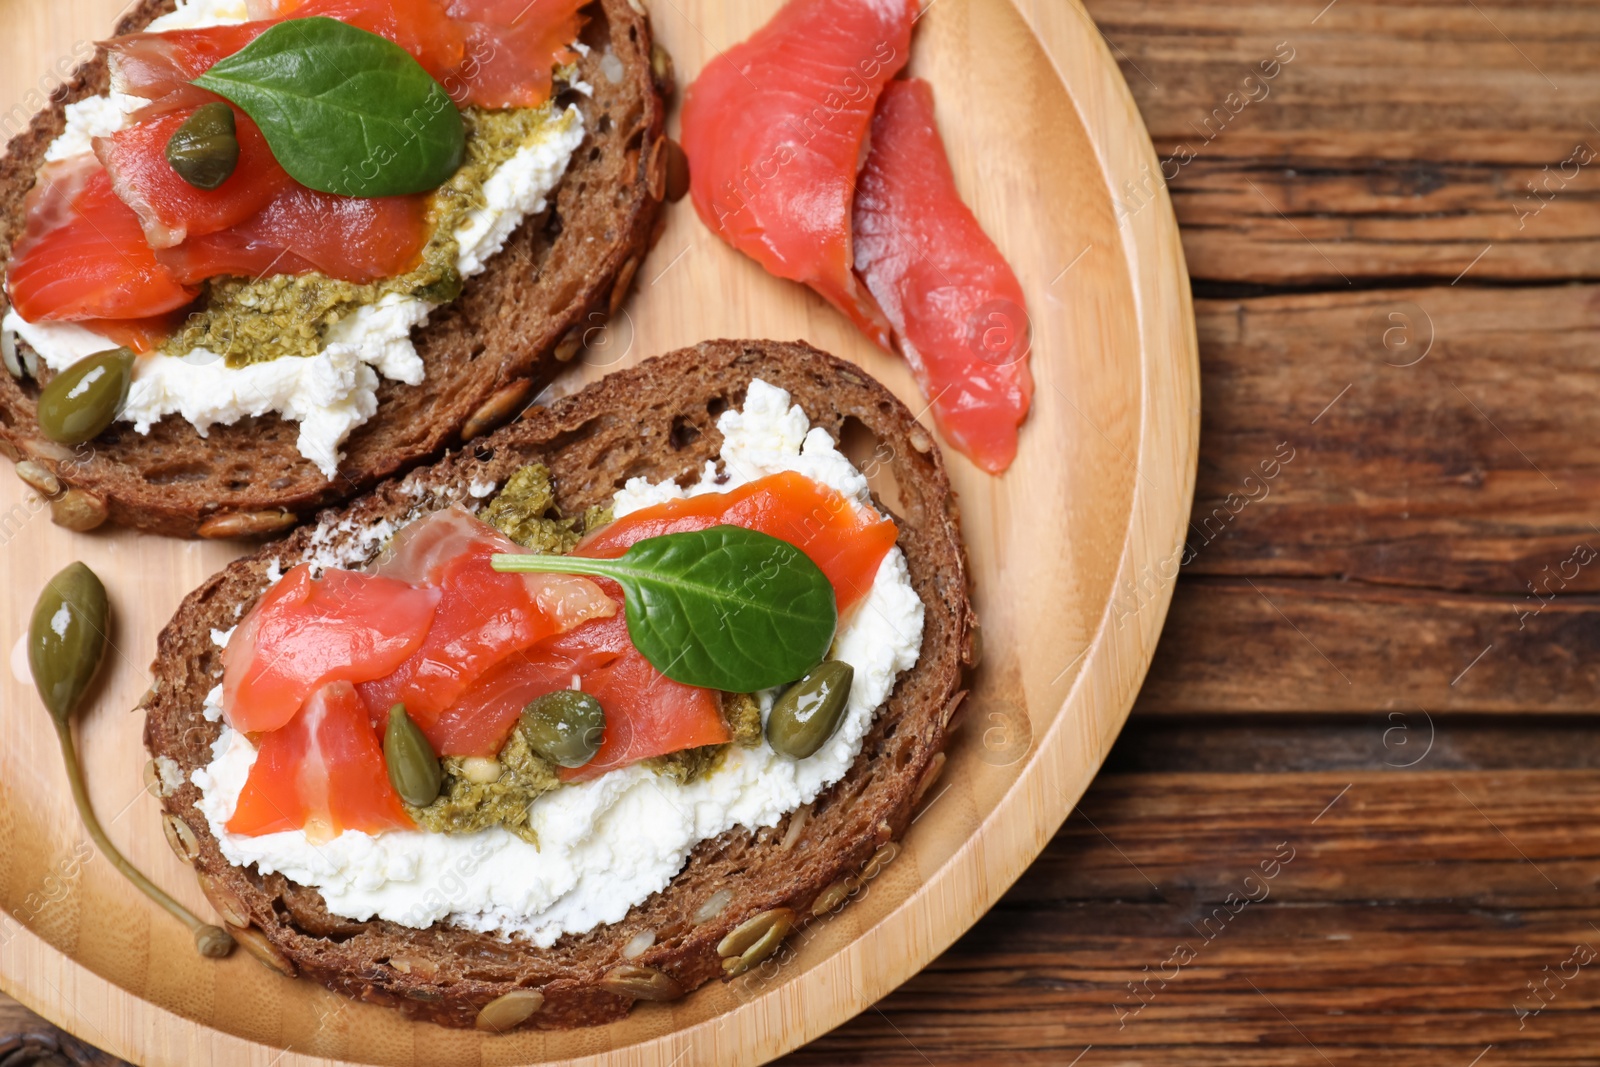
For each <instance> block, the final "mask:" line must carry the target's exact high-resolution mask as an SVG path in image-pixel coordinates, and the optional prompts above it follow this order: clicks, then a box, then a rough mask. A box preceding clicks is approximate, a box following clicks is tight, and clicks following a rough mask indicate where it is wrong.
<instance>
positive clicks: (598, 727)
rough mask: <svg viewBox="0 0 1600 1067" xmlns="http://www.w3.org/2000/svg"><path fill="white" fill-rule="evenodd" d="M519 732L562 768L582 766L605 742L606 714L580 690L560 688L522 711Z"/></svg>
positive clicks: (597, 703)
mask: <svg viewBox="0 0 1600 1067" xmlns="http://www.w3.org/2000/svg"><path fill="white" fill-rule="evenodd" d="M517 729H519V730H521V731H522V736H523V737H524V738H525V739H526V740H527V742H528V747H530V748H532V749H533V750H534V751H535V752H537V753H538V754H539V755H541V756H543V757H544V758H545V759H547V760H549V761H550V762H551V763H554V764H556V765H557V766H561V767H582V766H583V765H584V764H585V763H588V762H589V761H590V760H592V759H594V754H595V753H596V752H599V751H600V742H601V741H603V740H605V733H606V713H605V709H604V708H602V707H601V706H600V701H598V700H596V699H595V698H594V697H592V696H590V695H589V694H588V693H585V692H583V691H582V690H579V689H557V690H556V691H555V692H553V693H546V694H545V695H544V696H542V697H538V698H537V699H535V700H533V701H532V702H531V703H529V704H528V706H527V707H525V708H523V709H522V721H521V723H519V724H518V726H517Z"/></svg>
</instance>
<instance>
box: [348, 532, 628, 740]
mask: <svg viewBox="0 0 1600 1067" xmlns="http://www.w3.org/2000/svg"><path fill="white" fill-rule="evenodd" d="M524 551H526V550H525V549H523V548H522V547H521V546H520V545H518V544H516V542H514V541H511V540H510V539H509V538H507V537H505V536H504V535H503V534H501V533H500V532H499V531H498V530H496V529H494V528H493V527H492V526H489V525H487V524H486V523H482V522H479V521H478V520H477V519H476V518H474V517H473V516H472V515H471V514H470V513H468V512H467V511H465V510H463V509H461V508H449V509H446V510H444V511H439V512H435V513H434V514H432V515H430V516H428V517H427V518H425V519H421V520H419V521H417V522H414V523H412V524H411V525H410V526H408V527H406V528H405V529H404V530H402V531H401V532H400V533H399V534H397V535H396V538H395V544H394V545H393V546H392V548H391V550H390V553H389V558H388V559H386V560H385V561H384V563H383V564H381V565H380V566H379V568H378V573H379V574H381V575H386V576H389V577H391V578H396V579H400V580H403V581H406V582H409V583H415V584H424V583H426V585H427V586H429V587H431V588H433V589H437V590H438V591H439V595H440V599H439V609H438V612H437V613H436V615H435V616H434V619H433V624H432V626H431V627H430V628H429V630H428V634H427V638H426V639H425V640H424V641H423V643H422V645H421V646H420V647H419V648H417V649H416V650H415V652H414V654H413V655H411V656H410V657H408V658H406V659H405V661H404V662H402V663H399V664H397V665H396V666H395V667H394V668H393V669H392V671H391V672H385V674H384V675H381V676H374V679H375V680H372V681H367V682H366V683H365V684H363V685H362V686H361V687H360V688H361V695H362V697H363V698H364V699H365V700H366V702H367V706H368V708H369V709H370V710H371V713H372V716H373V721H374V722H375V723H377V722H381V721H383V720H382V716H386V715H387V714H388V711H389V708H390V707H391V706H392V705H394V704H396V703H403V704H404V705H405V706H406V711H407V713H409V714H410V716H411V718H412V720H413V721H414V722H415V723H416V724H417V725H418V726H419V727H421V728H422V730H423V732H424V733H429V731H430V730H431V728H432V727H433V726H434V724H435V722H436V721H437V720H438V718H439V715H440V713H441V712H443V711H445V709H447V708H449V707H450V706H451V705H452V704H454V703H456V701H457V700H458V699H459V698H460V697H461V696H462V694H463V693H465V692H466V690H467V688H468V686H470V685H471V684H472V683H473V682H475V681H477V680H478V678H479V677H481V676H482V675H483V674H484V673H485V672H486V671H488V670H489V669H490V668H491V667H493V666H494V665H495V664H497V663H499V662H500V661H501V660H503V659H505V658H506V657H507V656H509V655H511V654H512V653H514V652H517V651H519V650H521V649H524V648H527V647H529V646H530V645H533V644H535V643H537V642H539V641H541V640H543V639H545V638H547V637H551V636H554V635H555V634H559V633H564V632H565V631H567V630H571V629H573V628H574V627H577V626H580V625H582V624H583V623H585V622H588V621H589V620H590V619H595V618H602V617H605V616H609V615H613V614H615V613H616V611H617V604H616V601H614V600H613V599H612V598H611V597H609V596H607V595H606V594H605V593H604V592H602V591H601V589H600V587H599V586H598V585H596V584H595V583H594V582H593V581H590V580H589V579H587V578H581V577H578V576H576V575H566V574H538V575H534V574H526V575H524V574H503V573H501V572H499V571H496V570H494V569H493V568H492V567H491V566H490V565H489V560H490V558H491V557H492V556H494V555H495V554H496V553H501V552H524ZM530 578H531V579H536V580H534V581H528V579H530ZM429 739H430V741H433V743H434V744H435V746H436V749H437V750H438V751H441V752H443V753H445V754H446V755H449V754H450V748H451V747H453V746H451V745H450V744H449V743H448V739H447V738H446V737H445V736H444V735H440V736H438V737H437V738H436V737H434V735H433V734H429ZM502 740H503V738H502ZM496 747H497V748H498V746H496Z"/></svg>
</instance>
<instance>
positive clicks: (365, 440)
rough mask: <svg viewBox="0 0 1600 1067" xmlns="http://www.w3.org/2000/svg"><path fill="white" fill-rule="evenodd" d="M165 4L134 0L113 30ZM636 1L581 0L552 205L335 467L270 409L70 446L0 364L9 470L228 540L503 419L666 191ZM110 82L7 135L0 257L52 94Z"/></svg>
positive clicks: (82, 518)
mask: <svg viewBox="0 0 1600 1067" xmlns="http://www.w3.org/2000/svg"><path fill="white" fill-rule="evenodd" d="M172 6H173V0H141V2H140V3H138V4H137V6H136V7H135V8H134V9H133V11H132V12H131V13H130V14H129V15H128V16H127V17H126V18H124V19H123V20H122V22H121V23H120V24H119V25H118V27H117V32H118V33H129V32H132V31H134V30H137V29H140V28H141V27H143V26H145V25H147V24H148V23H149V22H150V20H151V19H153V18H155V17H156V16H158V15H160V14H162V13H164V12H166V11H168V10H171V8H172ZM643 11H644V7H643V5H642V4H639V3H638V0H595V3H593V4H591V5H590V6H589V9H588V11H587V14H589V15H590V22H589V25H588V26H587V27H586V29H585V31H584V41H585V43H587V44H589V45H590V49H591V50H590V52H589V54H588V55H587V56H585V57H583V58H582V59H581V60H580V61H579V64H578V68H579V74H580V77H581V79H582V80H583V81H584V82H587V83H588V84H589V85H590V86H592V87H593V89H594V96H593V97H592V98H590V97H588V96H585V95H583V94H582V93H579V92H576V91H569V92H568V93H567V94H566V95H565V97H564V98H563V102H565V101H566V100H570V101H571V102H573V103H576V104H577V105H578V107H579V109H580V110H581V111H582V112H583V118H584V126H585V129H586V130H587V137H586V139H585V141H584V142H583V144H582V145H581V146H580V147H579V149H578V151H577V153H576V154H575V155H574V156H573V158H572V162H571V164H570V166H569V167H568V170H567V173H566V176H565V177H564V179H563V180H562V182H561V185H560V186H559V188H558V189H557V191H556V194H555V195H554V198H553V199H554V206H553V208H552V209H551V210H549V211H546V212H545V213H543V214H541V215H538V216H534V217H530V218H529V219H528V220H527V221H526V222H525V223H524V224H523V225H522V226H521V227H520V228H519V229H518V230H517V232H516V233H515V234H514V235H513V236H512V237H511V239H510V240H509V241H508V242H507V243H506V247H505V248H504V250H502V251H501V252H500V254H499V255H497V256H496V257H495V258H494V259H493V260H491V261H490V264H489V269H488V270H487V271H486V272H485V273H483V274H481V275H479V276H478V277H476V278H473V279H471V280H469V281H468V283H467V286H466V291H465V292H464V293H463V295H462V296H461V298H460V299H459V300H457V301H455V302H454V303H453V304H451V305H449V306H448V307H444V308H440V309H439V310H437V311H435V312H434V313H433V316H432V317H431V319H430V321H429V322H428V324H427V325H426V326H425V327H423V328H421V329H419V330H417V331H415V333H414V334H413V336H414V339H415V341H416V344H417V350H418V352H419V353H420V354H421V356H422V361H423V364H424V366H425V367H426V371H427V377H426V380H425V381H424V382H423V383H422V384H421V385H417V386H407V385H402V384H400V383H398V382H392V381H385V382H383V384H382V385H381V386H380V388H379V390H378V413H377V415H375V416H374V417H373V418H372V419H371V420H370V421H368V422H367V423H366V424H365V425H363V426H361V427H359V428H358V429H357V430H356V431H355V432H354V433H353V434H352V435H351V437H350V439H349V440H348V441H347V442H346V443H345V445H344V450H345V455H346V458H345V460H344V462H343V464H342V465H341V467H340V469H339V472H338V474H337V476H336V477H335V478H333V479H331V480H330V479H328V478H327V477H325V476H324V475H323V473H322V472H321V471H320V470H319V469H318V468H317V467H316V465H315V464H313V463H312V462H311V461H310V460H308V459H306V458H305V457H303V456H302V455H300V452H299V450H298V449H297V448H296V445H295V439H296V437H297V436H298V432H299V430H298V424H297V423H295V422H292V421H289V420H285V419H281V418H279V417H278V416H276V415H270V416H266V417H262V418H247V419H241V420H240V421H239V422H236V423H234V424H233V425H232V426H214V427H212V428H211V429H210V431H209V435H208V436H206V437H201V436H200V435H199V433H197V432H196V431H195V429H194V427H193V426H191V425H190V424H189V423H188V422H186V421H184V420H183V419H182V418H181V417H180V416H177V415H169V416H167V417H166V418H164V419H162V420H161V421H160V422H159V423H157V424H156V425H155V426H154V427H152V428H151V430H150V433H149V434H148V435H141V434H139V433H136V432H135V431H134V429H133V428H132V426H131V425H129V424H127V423H117V424H115V425H114V426H113V427H112V428H111V429H110V430H108V431H106V433H104V434H102V435H101V436H100V437H99V438H97V439H96V440H95V441H93V442H91V444H90V445H86V446H80V447H79V448H78V449H77V450H76V453H74V452H73V451H71V450H68V449H67V448H65V447H63V446H61V445H59V444H56V443H55V442H53V441H51V440H49V439H48V438H46V437H45V436H44V435H43V434H42V433H41V432H40V430H39V425H38V422H37V419H36V402H37V398H38V389H37V387H36V385H35V384H34V383H32V382H19V381H17V380H16V379H14V378H12V377H11V375H9V374H0V450H3V451H4V453H5V454H6V455H7V456H8V458H10V459H12V460H13V461H14V462H16V461H23V462H26V463H27V464H28V465H26V466H23V467H21V468H20V469H19V472H18V473H19V475H21V476H22V477H23V479H24V480H25V481H27V482H28V483H29V484H30V485H33V486H34V487H35V488H36V489H39V490H40V491H41V492H43V493H45V494H46V495H49V496H51V497H52V498H53V508H52V513H53V514H54V516H55V518H56V520H57V521H58V522H60V523H61V524H62V525H66V526H69V527H71V528H73V529H88V528H92V527H93V526H95V525H98V524H99V523H100V522H104V521H106V520H107V519H108V518H109V519H110V521H112V522H116V523H120V524H123V525H127V526H134V527H138V528H140V529H144V530H150V531H152V532H155V533H162V534H168V535H172V536H190V537H192V536H196V535H199V536H207V537H238V536H252V535H263V534H271V533H277V532H281V531H282V530H285V529H287V528H289V527H290V526H293V525H294V524H295V523H296V522H297V521H298V520H299V519H300V518H304V517H308V516H310V515H311V514H313V513H314V512H315V510H316V509H317V508H319V507H322V506H325V505H327V504H330V503H334V502H336V501H339V500H345V499H349V498H350V497H352V496H354V495H355V494H356V493H358V492H360V491H363V490H365V489H367V488H369V487H371V486H372V485H373V484H375V483H376V482H378V481H379V480H380V479H382V478H385V477H387V476H389V475H390V474H393V473H395V472H397V471H402V470H405V469H406V468H408V467H411V466H414V465H415V464H417V463H418V462H421V461H423V460H425V459H428V458H431V457H433V456H436V455H438V454H439V453H440V452H441V451H442V450H443V449H445V448H446V447H449V446H451V445H454V444H456V443H458V442H459V441H462V440H468V439H471V438H473V437H476V436H478V435H480V434H482V433H485V432H487V431H488V430H491V429H493V428H494V427H495V426H498V425H500V424H501V423H503V422H504V421H505V420H506V419H508V418H510V417H511V416H512V415H514V414H515V413H516V411H517V410H518V409H519V408H521V407H522V406H523V405H524V404H525V403H526V402H527V401H528V400H530V399H531V398H532V397H533V396H534V395H535V394H536V393H537V391H538V390H539V389H540V388H541V387H542V386H543V385H544V384H545V383H547V382H548V381H549V380H550V379H551V378H552V377H553V376H554V375H555V373H556V371H557V370H558V369H559V368H560V367H561V365H562V362H563V361H564V360H571V359H572V358H573V357H574V356H575V355H576V354H577V352H578V349H579V347H580V345H581V343H582V338H583V335H584V333H585V331H587V330H590V329H592V328H594V327H596V326H598V325H600V324H602V323H604V321H605V319H606V317H607V316H608V315H610V314H612V313H614V312H615V311H616V309H617V306H618V305H619V304H620V303H621V301H622V299H623V297H624V296H625V295H626V294H627V291H628V289H629V286H630V285H631V283H632V281H633V277H634V274H635V272H636V271H637V270H638V267H639V263H640V261H641V259H642V258H643V256H644V254H645V252H646V250H647V249H648V247H649V245H650V244H651V242H652V239H653V236H654V233H655V225H656V221H657V217H658V210H659V207H660V201H661V199H662V198H663V196H664V195H665V192H666V187H667V169H668V159H669V149H668V146H667V144H666V142H665V139H664V137H663V135H662V128H663V122H664V116H665V105H664V102H663V91H664V90H665V91H668V92H670V82H671V76H672V75H671V64H670V60H668V59H667V57H666V54H665V53H664V52H661V51H660V50H659V49H656V50H654V55H652V43H651V36H650V24H649V20H648V18H647V17H646V16H645V15H644V14H643ZM612 57H614V58H612ZM619 61H620V65H619ZM108 84H109V75H108V73H107V69H106V61H105V57H104V53H103V52H100V53H97V54H96V56H95V57H94V58H93V59H91V60H90V61H89V62H87V63H85V64H84V65H83V66H81V67H80V68H78V70H77V72H76V73H75V75H74V77H73V78H72V79H71V80H70V81H68V82H67V83H66V84H64V85H62V86H61V87H60V88H59V89H57V91H56V92H55V93H54V94H53V95H52V97H51V103H50V106H49V107H47V108H46V109H44V110H43V111H41V112H40V113H39V114H37V115H35V116H34V118H33V122H32V125H31V126H30V127H29V128H28V129H27V130H25V131H24V132H22V133H21V134H19V135H18V136H17V137H15V138H14V139H13V140H12V141H11V143H10V145H9V147H8V150H7V153H6V156H5V158H4V159H3V160H0V269H3V268H4V266H5V262H6V258H7V257H8V256H9V254H10V248H11V245H12V242H13V241H14V240H15V238H16V236H17V235H18V234H20V233H21V232H22V227H23V225H24V213H23V198H24V196H26V194H27V192H28V190H29V189H30V188H31V187H32V186H33V184H34V178H35V174H36V173H37V171H38V168H39V165H40V163H41V161H42V160H43V157H44V152H45V149H47V148H48V147H49V146H50V143H51V142H52V141H54V140H55V139H56V137H57V136H58V135H59V134H60V133H61V131H62V129H63V128H64V125H65V116H64V109H65V107H66V105H67V104H69V103H71V102H73V101H75V100H79V99H82V98H83V97H86V96H91V95H95V94H97V93H102V92H105V91H106V88H107V86H108ZM3 304H4V297H3V295H0V306H3ZM41 373H45V374H47V372H41Z"/></svg>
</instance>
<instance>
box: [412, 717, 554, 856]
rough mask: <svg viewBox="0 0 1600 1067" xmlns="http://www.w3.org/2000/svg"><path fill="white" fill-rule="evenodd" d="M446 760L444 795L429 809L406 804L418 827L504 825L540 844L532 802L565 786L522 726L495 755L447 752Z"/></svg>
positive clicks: (448, 830) (455, 829) (458, 829)
mask: <svg viewBox="0 0 1600 1067" xmlns="http://www.w3.org/2000/svg"><path fill="white" fill-rule="evenodd" d="M440 763H441V764H442V765H443V767H444V786H443V788H442V789H441V790H440V792H439V799H438V800H435V801H434V802H433V803H432V804H429V805H428V806H427V807H425V808H413V807H411V806H410V805H407V807H406V810H407V811H408V812H410V814H411V818H412V819H414V820H415V821H416V824H417V825H418V826H420V827H422V828H423V829H424V830H432V831H433V832H435V833H441V834H470V833H475V832H476V831H478V830H487V829H488V828H489V827H491V826H503V827H505V828H506V829H507V830H509V831H511V832H512V833H514V834H516V835H517V836H518V837H520V838H522V839H523V840H524V841H526V842H528V843H529V844H531V845H538V843H539V838H538V836H537V835H536V834H535V833H534V831H533V828H532V827H530V826H529V825H528V806H529V805H530V804H532V803H533V802H534V801H535V800H536V799H538V798H539V797H540V796H542V795H544V794H545V793H548V792H550V791H551V790H552V789H556V788H558V787H560V785H561V779H560V778H559V777H557V776H556V767H555V764H553V763H550V762H549V761H548V760H544V759H541V758H540V757H539V756H538V755H537V754H536V753H535V752H534V751H533V749H532V748H530V747H529V746H528V741H527V738H526V737H524V736H523V733H522V730H521V729H514V730H512V731H511V736H510V737H509V738H507V739H506V743H505V744H504V745H502V746H501V748H500V754H499V756H498V757H497V758H495V759H493V760H485V759H462V758H460V757H457V756H446V757H445V758H444V759H443V760H440ZM497 770H498V774H497V773H496V771H497Z"/></svg>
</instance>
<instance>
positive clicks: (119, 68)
mask: <svg viewBox="0 0 1600 1067" xmlns="http://www.w3.org/2000/svg"><path fill="white" fill-rule="evenodd" d="M250 6H251V15H252V16H254V17H253V20H252V21H250V22H239V23H230V24H225V25H219V26H203V27H198V28H195V29H183V30H164V31H161V32H157V33H150V32H143V33H129V34H124V35H122V36H121V37H113V38H112V39H111V40H109V41H106V42H105V46H106V50H107V53H108V55H109V62H110V66H111V84H112V87H113V88H115V89H116V90H117V91H118V92H122V93H126V94H128V95H129V96H136V97H139V98H141V99H144V100H149V101H152V102H153V104H154V106H153V107H152V108H150V109H149V110H150V111H152V112H159V111H163V110H168V109H169V108H170V107H172V106H181V107H187V106H191V105H193V104H195V103H204V102H206V101H207V100H216V99H219V97H217V96H215V95H214V94H212V93H209V92H207V91H205V90H203V89H200V88H198V87H197V86H192V85H190V84H189V83H190V82H191V81H193V80H194V79H195V78H197V77H199V76H200V75H201V74H204V73H205V72H206V71H207V70H210V69H211V67H213V66H214V65H216V64H217V63H218V62H220V61H222V60H224V59H226V58H228V57H229V56H231V55H233V54H234V53H235V52H238V51H239V50H241V49H242V48H244V47H245V46H246V45H248V44H249V43H250V42H251V41H254V40H255V39H256V38H257V37H259V36H261V35H262V34H263V33H265V32H267V30H269V29H271V28H272V27H273V26H275V25H277V24H278V23H279V22H281V21H283V18H284V17H288V16H293V17H295V18H309V17H312V16H316V15H321V16H325V17H328V18H334V19H338V20H339V21H340V22H346V23H349V24H350V25H352V26H356V27H359V28H360V29H363V30H366V31H368V32H369V33H375V34H377V35H378V36H379V37H384V38H386V39H388V40H390V41H393V42H394V43H395V44H397V45H399V46H400V47H401V48H404V49H405V50H406V51H407V52H409V53H411V56H412V57H413V58H414V59H416V61H417V62H418V63H419V64H421V66H422V68H423V69H424V70H426V71H427V72H428V73H429V74H431V75H433V76H434V78H435V79H440V80H442V79H443V78H444V77H445V76H446V75H448V74H450V73H451V72H452V71H454V70H455V69H456V68H457V67H458V66H459V65H460V64H461V61H462V59H463V57H464V55H465V35H464V33H463V31H462V29H461V27H460V26H458V25H456V24H455V23H454V22H453V21H451V20H450V18H449V17H448V16H447V14H446V12H445V8H444V5H443V4H442V3H440V2H439V0H395V2H392V3H391V2H390V0H305V2H303V3H298V4H296V3H291V2H285V3H281V4H278V5H273V4H270V3H269V4H261V5H257V4H251V5H250ZM200 94H203V95H200Z"/></svg>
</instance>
